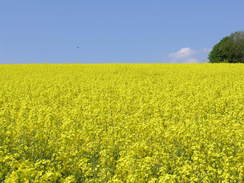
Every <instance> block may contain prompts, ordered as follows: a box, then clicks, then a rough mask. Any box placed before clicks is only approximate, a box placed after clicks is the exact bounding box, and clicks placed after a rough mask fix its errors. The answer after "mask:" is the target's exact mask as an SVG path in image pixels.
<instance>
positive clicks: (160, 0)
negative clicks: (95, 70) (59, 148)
mask: <svg viewBox="0 0 244 183" xmlns="http://www.w3.org/2000/svg"><path fill="white" fill-rule="evenodd" d="M243 19H244V1H243V0H235V1H230V0H214V1H213V0H204V1H196V0H185V1H182V0H0V63H76V62H80V63H101V62H107V63H110V62H136V63H137V62H148V63H151V62H204V61H206V58H207V55H208V52H209V50H210V49H211V47H212V46H213V45H214V44H215V43H216V42H218V41H219V40H220V39H221V38H223V37H224V36H226V35H229V34H230V33H232V32H235V31H239V30H244V21H243Z"/></svg>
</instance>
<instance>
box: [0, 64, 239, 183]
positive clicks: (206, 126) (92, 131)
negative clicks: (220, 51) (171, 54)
mask: <svg viewBox="0 0 244 183" xmlns="http://www.w3.org/2000/svg"><path fill="white" fill-rule="evenodd" d="M0 182H4V183H22V182H23V183H28V182H30V183H32V182H33V183H53V182H57V183H59V182H62V183H76V182H77V183H79V182H80V183H188V182H189V183H192V182H196V183H198V182H199V183H201V182H202V183H218V182H224V183H227V182H228V183H230V182H233V183H239V182H240V183H241V182H244V65H243V64H26V65H25V64H23V65H0Z"/></svg>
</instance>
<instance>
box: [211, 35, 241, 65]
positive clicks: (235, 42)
mask: <svg viewBox="0 0 244 183" xmlns="http://www.w3.org/2000/svg"><path fill="white" fill-rule="evenodd" d="M208 58H209V62H211V63H221V62H226V63H244V31H240V32H235V33H232V34H231V35H229V36H226V37H224V38H223V39H222V40H221V41H220V42H219V43H217V44H216V45H215V46H214V47H213V49H212V51H211V52H210V53H209V56H208Z"/></svg>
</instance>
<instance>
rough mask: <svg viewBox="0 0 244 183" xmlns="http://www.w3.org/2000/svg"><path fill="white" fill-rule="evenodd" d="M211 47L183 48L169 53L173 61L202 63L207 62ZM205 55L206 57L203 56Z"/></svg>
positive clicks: (169, 57) (170, 59)
mask: <svg viewBox="0 0 244 183" xmlns="http://www.w3.org/2000/svg"><path fill="white" fill-rule="evenodd" d="M209 51H210V49H208V48H203V49H201V50H193V49H191V48H181V49H179V50H178V51H176V52H172V53H169V55H168V59H169V61H170V62H171V63H200V62H205V61H206V57H207V54H208V53H209ZM203 56H204V57H205V58H203Z"/></svg>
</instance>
